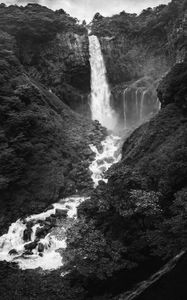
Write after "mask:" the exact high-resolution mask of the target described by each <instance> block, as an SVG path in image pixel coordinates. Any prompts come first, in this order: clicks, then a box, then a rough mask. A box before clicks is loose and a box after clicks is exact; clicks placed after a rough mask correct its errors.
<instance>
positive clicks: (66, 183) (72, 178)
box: [0, 5, 106, 230]
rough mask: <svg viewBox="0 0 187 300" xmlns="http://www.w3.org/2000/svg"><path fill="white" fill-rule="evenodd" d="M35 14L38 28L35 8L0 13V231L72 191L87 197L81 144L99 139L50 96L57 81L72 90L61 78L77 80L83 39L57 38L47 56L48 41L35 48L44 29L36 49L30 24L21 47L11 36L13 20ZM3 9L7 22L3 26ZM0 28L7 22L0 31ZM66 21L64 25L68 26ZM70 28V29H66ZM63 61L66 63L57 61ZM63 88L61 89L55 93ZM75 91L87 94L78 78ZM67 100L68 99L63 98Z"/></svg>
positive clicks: (95, 128)
mask: <svg viewBox="0 0 187 300" xmlns="http://www.w3.org/2000/svg"><path fill="white" fill-rule="evenodd" d="M36 8H37V11H38V13H39V12H40V10H41V12H40V13H41V15H40V19H41V20H43V18H44V16H43V14H44V13H46V10H47V14H48V13H49V14H51V11H50V10H48V9H47V8H41V7H40V6H36V7H35V6H32V5H31V8H29V7H26V8H18V7H10V8H6V7H4V6H3V7H0V15H1V16H2V18H1V19H0V20H1V21H0V27H1V30H0V73H1V75H0V142H1V143H0V164H1V169H0V194H1V197H0V206H1V213H0V230H1V229H2V228H3V229H4V228H5V227H7V226H8V224H9V222H13V221H14V220H16V219H17V218H19V217H21V216H23V215H25V214H27V213H28V214H32V213H34V212H38V211H40V210H43V209H44V208H45V207H46V206H47V205H48V204H49V203H51V202H55V201H57V200H58V199H59V198H62V197H65V196H67V195H69V194H71V195H72V194H73V193H76V191H79V193H80V194H82V193H89V191H90V190H91V189H92V188H93V182H92V180H91V176H90V173H89V170H88V166H89V164H90V162H91V160H92V159H93V153H92V151H91V150H90V147H89V144H90V143H92V144H93V143H96V144H100V141H101V140H102V139H103V137H104V136H105V134H106V132H105V130H104V129H103V128H102V127H101V126H100V125H99V124H98V123H97V122H96V123H92V122H90V120H88V119H86V118H84V119H83V118H82V117H81V116H80V115H79V114H77V113H75V112H73V111H72V110H71V109H70V108H69V106H67V105H66V104H65V103H64V102H65V99H64V95H63V94H62V95H61V98H59V97H58V96H57V95H55V93H53V92H52V90H50V88H51V89H52V86H53V85H54V87H55V81H58V80H60V79H61V78H62V82H63V81H64V82H65V83H64V86H65V84H67V83H66V82H68V80H69V82H70V83H71V84H72V85H73V82H74V80H75V78H73V79H72V78H69V77H70V74H71V76H72V77H73V76H74V77H76V76H78V73H77V72H78V70H79V67H80V65H83V66H84V63H85V60H84V57H82V53H83V52H82V50H80V47H82V45H83V44H84V41H85V38H84V37H81V35H80V36H79V35H76V33H69V32H67V33H63V34H57V36H56V37H55V42H57V40H58V46H57V45H56V48H55V44H54V40H53V39H52V40H51V37H50V40H48V41H47V42H46V39H45V42H41V40H42V34H44V32H45V29H46V27H44V28H43V30H44V32H43V31H42V32H41V33H40V39H41V40H40V41H38V39H35V38H33V36H35V34H38V30H39V29H38V30H36V29H37V23H36V20H35V18H34V21H35V22H34V21H33V22H34V23H32V22H31V25H32V26H31V28H30V29H29V30H31V29H32V32H31V33H32V34H31V33H30V34H31V36H27V39H25V38H24V39H23V37H22V36H20V32H19V33H15V32H14V30H18V27H17V24H16V17H17V18H18V20H19V22H20V15H22V14H21V13H23V16H24V18H25V10H28V12H30V13H31V12H32V9H36ZM6 9H7V12H9V15H8V17H7V19H6V20H5V18H4V17H3V16H4V14H3V13H4V10H5V11H6ZM11 13H12V15H11ZM30 15H32V14H30ZM44 15H45V14H44ZM11 16H13V17H14V18H15V20H14V22H13V21H12V20H11V26H10V27H9V26H8V23H9V21H10V20H9V18H10V19H11ZM52 17H54V12H52ZM52 17H51V18H52ZM55 18H56V17H55ZM62 19H63V18H62ZM24 20H25V19H24ZM44 20H45V18H44ZM52 20H53V18H52ZM52 20H51V22H49V23H50V26H51V27H52V24H53V22H52ZM60 20H61V18H60ZM3 21H4V22H5V21H7V22H5V23H6V26H5V27H4V28H3V26H2V23H3ZM66 21H67V20H66ZM70 21H71V20H69V17H68V24H69V22H70ZM27 22H29V21H28V19H27ZM54 22H56V19H55V21H54ZM35 23H36V24H35ZM26 24H28V23H26ZM70 24H71V26H72V21H71V22H70ZM43 25H44V24H42V26H43ZM22 26H23V24H22V25H21V28H22ZM35 26H36V27H35ZM51 27H50V28H51ZM3 29H4V30H3ZM27 30H28V29H27ZM8 32H9V33H8ZM46 34H49V33H48V31H47V33H46ZM20 41H22V43H21V44H20ZM46 45H51V47H53V48H50V47H49V48H47V46H46ZM80 45H81V46H80ZM67 48H68V49H69V52H68V51H67V53H66V50H67ZM72 49H73V50H72ZM75 49H76V52H75ZM78 49H79V50H80V51H79V52H78ZM55 50H56V52H55ZM70 50H71V51H70ZM42 51H43V52H42ZM54 52H55V55H54ZM57 54H58V55H57ZM61 55H62V56H61ZM65 55H67V60H64V59H63V57H64V56H65ZM48 56H49V57H48ZM50 57H52V58H50ZM50 59H51V60H50ZM55 59H56V61H55ZM52 60H53V63H52ZM60 60H61V63H59V62H60ZM45 63H46V64H45ZM68 63H69V66H68ZM42 64H44V65H42ZM65 66H66V71H67V72H65V71H64V70H65ZM58 68H59V69H60V70H59V72H58ZM61 68H62V69H61ZM80 69H81V67H80ZM73 70H74V72H73ZM60 72H61V73H60ZM68 72H70V73H68ZM83 73H84V71H83ZM63 76H64V77H63ZM84 76H85V75H84ZM50 78H51V79H50ZM50 80H51V85H50V84H49V83H50ZM83 81H84V80H83ZM76 82H77V81H76ZM42 83H43V84H42ZM44 83H45V84H46V85H44ZM84 83H85V82H84ZM60 85H61V83H59V86H60ZM64 86H63V84H62V91H63V89H64ZM65 87H66V86H65ZM70 87H72V86H70ZM79 88H80V90H81V88H82V90H84V89H85V90H84V91H83V92H82V93H83V94H85V93H86V92H87V87H85V86H84V84H83V82H82V81H81V76H80V85H79ZM74 89H75V90H76V87H75V88H74ZM62 91H60V92H62ZM76 91H77V90H76ZM54 92H55V91H54ZM80 93H81V92H80ZM57 94H58V93H57ZM69 97H70V99H72V96H71V94H70V95H69ZM72 102H73V99H72ZM73 103H74V102H73Z"/></svg>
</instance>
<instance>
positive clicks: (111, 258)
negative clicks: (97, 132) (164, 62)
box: [67, 62, 187, 299]
mask: <svg viewBox="0 0 187 300" xmlns="http://www.w3.org/2000/svg"><path fill="white" fill-rule="evenodd" d="M186 67H187V64H186V62H184V63H181V64H178V65H176V66H175V67H174V68H173V69H172V71H171V72H170V73H169V74H168V75H167V76H166V77H165V78H164V79H163V81H162V83H161V84H160V86H159V88H158V95H159V98H160V101H161V102H162V106H163V108H162V110H161V111H160V112H159V113H158V115H156V116H155V117H154V118H153V119H151V120H150V121H149V122H147V123H145V124H144V125H142V126H140V127H139V128H138V129H136V130H135V131H134V132H133V133H132V134H131V135H130V136H129V137H128V138H127V139H126V141H125V143H124V145H123V148H122V159H121V161H120V162H119V163H117V164H116V165H114V166H113V167H112V168H111V169H110V170H109V171H108V183H107V184H104V183H100V184H99V187H98V188H97V189H96V190H95V191H94V193H93V194H92V197H91V199H90V200H88V201H86V202H84V203H82V204H81V206H80V208H79V216H80V221H79V223H78V224H76V226H75V228H74V231H73V230H72V231H71V232H70V236H69V244H68V248H67V262H68V264H67V268H68V267H70V268H71V265H72V263H73V264H75V265H76V268H77V272H78V274H80V275H82V276H83V277H84V278H86V279H87V280H88V282H89V280H91V282H92V285H88V286H89V288H88V289H89V296H90V298H89V297H88V299H97V297H100V296H101V295H102V297H103V299H110V297H111V295H118V294H119V293H121V292H122V291H124V290H128V289H131V288H132V286H133V284H135V283H138V282H139V281H142V280H145V279H147V278H148V277H149V276H150V275H152V274H153V273H154V272H156V271H157V270H158V269H159V268H160V267H161V266H162V265H163V263H164V262H167V261H168V259H169V258H172V257H174V256H175V255H177V254H178V253H179V252H180V251H181V250H182V249H186V247H187V240H186V201H187V190H186V188H187V187H186V179H187V157H186V153H187V139H186V136H187V131H186V130H187V126H186V121H187V119H186V117H187V115H186V103H187V98H186V97H187V89H186V69H187V68H186ZM179 78H180V80H178V79H179ZM178 95H180V97H178ZM85 220H86V223H85ZM181 276H182V275H181ZM96 290H97V292H96V294H95V292H94V291H96ZM93 294H94V295H95V297H96V298H94V297H93ZM92 297H93V298H92ZM160 297H161V296H160ZM101 299H102V298H101ZM120 299H121V298H120ZM159 299H164V298H159Z"/></svg>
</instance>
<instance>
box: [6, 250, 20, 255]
mask: <svg viewBox="0 0 187 300" xmlns="http://www.w3.org/2000/svg"><path fill="white" fill-rule="evenodd" d="M8 254H9V255H18V252H17V250H16V249H12V250H10V251H9V253H8Z"/></svg>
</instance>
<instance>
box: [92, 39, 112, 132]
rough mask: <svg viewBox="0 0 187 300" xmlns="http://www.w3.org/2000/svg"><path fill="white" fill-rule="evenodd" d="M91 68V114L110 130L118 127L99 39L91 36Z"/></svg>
mask: <svg viewBox="0 0 187 300" xmlns="http://www.w3.org/2000/svg"><path fill="white" fill-rule="evenodd" d="M89 51H90V66H91V113H92V119H93V120H98V121H99V122H100V123H101V124H102V125H103V126H105V127H106V128H107V129H109V130H114V129H115V127H116V125H117V116H116V113H115V111H114V110H113V109H112V107H111V105H110V98H111V92H110V88H109V85H108V82H107V78H106V68H105V63H104V58H103V55H102V51H101V46H100V42H99V40H98V38H97V37H96V36H94V35H91V36H89Z"/></svg>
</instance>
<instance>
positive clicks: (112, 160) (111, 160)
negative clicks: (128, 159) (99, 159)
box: [104, 157, 114, 164]
mask: <svg viewBox="0 0 187 300" xmlns="http://www.w3.org/2000/svg"><path fill="white" fill-rule="evenodd" d="M104 160H105V161H106V162H107V163H108V164H112V163H113V162H114V158H113V157H105V158H104Z"/></svg>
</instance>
